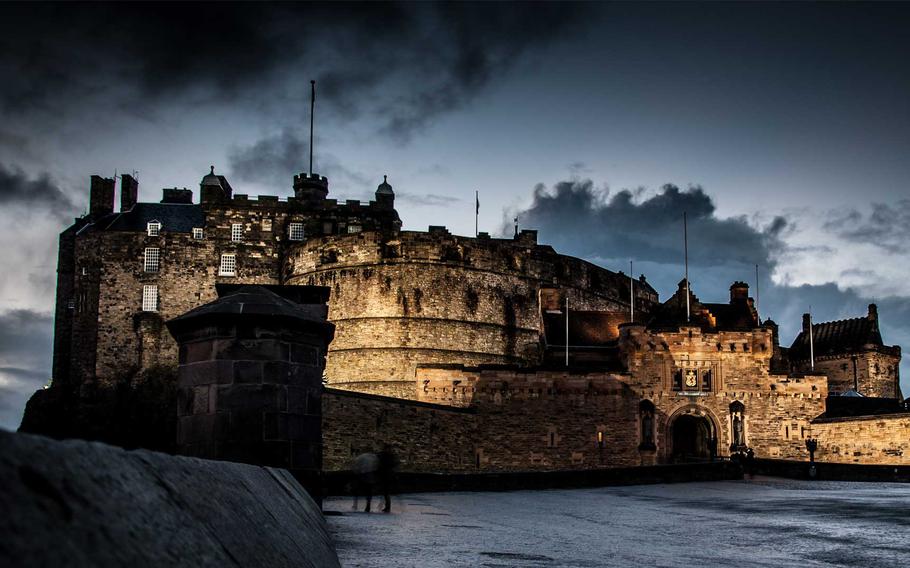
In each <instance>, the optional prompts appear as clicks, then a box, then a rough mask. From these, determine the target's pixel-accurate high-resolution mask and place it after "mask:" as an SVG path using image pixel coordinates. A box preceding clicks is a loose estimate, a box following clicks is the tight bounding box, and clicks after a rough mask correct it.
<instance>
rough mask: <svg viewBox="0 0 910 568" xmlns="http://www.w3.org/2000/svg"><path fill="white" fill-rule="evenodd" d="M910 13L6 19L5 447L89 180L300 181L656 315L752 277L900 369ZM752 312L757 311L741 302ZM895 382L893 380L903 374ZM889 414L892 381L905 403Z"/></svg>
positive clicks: (908, 371) (508, 11) (280, 188)
mask: <svg viewBox="0 0 910 568" xmlns="http://www.w3.org/2000/svg"><path fill="white" fill-rule="evenodd" d="M908 16H910V6H907V5H901V4H869V3H862V4H858V3H857V4H831V3H820V4H794V3H787V4H768V3H746V4H740V3H735V4H733V3H711V4H685V3H673V4H587V5H572V4H559V5H547V4H538V3H535V4H532V5H520V4H505V5H498V4H467V5H461V4H459V5H438V4H388V5H387V4H375V3H371V4H368V5H337V4H336V5H312V4H279V5H268V4H250V5H238V4H234V5H230V6H219V5H213V4H205V5H201V6H192V5H185V4H166V5H141V4H119V5H103V4H90V5H78V4H66V5H48V4H41V5H15V4H2V5H0V227H2V230H0V260H2V267H3V268H2V269H0V426H4V427H7V428H15V427H16V426H17V425H18V422H19V419H20V417H21V412H22V408H23V406H24V403H25V400H26V398H27V396H28V395H29V394H30V393H31V392H32V391H34V390H35V389H37V388H40V387H41V386H42V385H44V384H45V383H47V381H48V379H49V376H50V367H51V364H50V363H51V348H50V347H51V341H52V335H53V332H52V325H53V315H52V314H53V301H54V286H55V274H54V270H55V263H56V256H55V255H56V235H57V234H58V233H59V232H60V231H61V230H63V228H65V227H66V226H67V224H68V223H70V222H71V221H72V218H73V217H74V216H77V215H79V214H81V213H82V212H83V211H84V210H85V208H86V205H87V202H88V182H89V176H90V175H92V174H102V175H106V176H110V175H113V174H114V172H115V171H117V172H133V171H136V172H138V174H137V175H138V178H139V181H140V199H141V200H143V201H157V200H159V199H160V191H161V188H163V187H174V186H179V187H184V186H185V187H188V188H191V189H195V190H196V191H197V197H198V185H197V184H198V183H199V181H200V179H201V177H202V176H203V175H204V174H205V173H207V171H208V168H209V165H214V166H215V170H216V172H218V173H223V174H225V175H227V176H228V178H229V180H230V181H231V184H232V185H233V186H234V188H235V191H236V192H238V193H248V194H251V195H257V194H278V195H281V196H288V195H290V194H291V176H292V175H293V174H294V173H296V172H301V171H305V170H306V169H307V165H306V163H307V154H308V152H309V146H308V145H309V139H308V123H309V117H308V112H309V81H310V79H315V80H316V81H317V89H318V97H317V117H316V123H317V129H316V145H315V150H316V151H315V154H316V159H315V163H316V167H315V169H316V170H317V171H318V172H320V173H322V174H324V175H327V176H328V177H329V179H330V194H331V195H333V196H335V197H339V198H360V199H368V198H369V196H370V195H371V194H372V192H373V191H375V188H376V185H377V184H378V183H379V182H380V181H381V180H382V175H383V174H388V176H389V182H390V183H391V184H392V185H393V186H394V187H395V191H396V194H397V201H396V203H397V204H398V209H399V212H400V213H401V216H402V219H403V220H404V224H405V228H406V229H415V230H416V229H426V226H427V225H429V224H434V225H437V224H438V225H447V226H448V227H449V228H450V230H452V231H453V232H455V233H459V234H465V235H469V234H473V230H474V203H473V200H474V191H475V190H478V191H479V192H480V202H481V208H480V227H481V230H487V231H489V232H492V233H496V234H503V233H505V234H510V233H511V231H512V219H513V218H514V217H515V216H518V218H519V222H520V224H521V226H522V227H525V228H535V229H538V230H539V231H540V240H541V241H542V242H545V243H550V244H552V245H554V246H555V247H556V248H557V250H559V251H560V252H563V253H567V254H573V255H577V256H581V257H584V258H587V259H590V260H592V261H594V262H596V263H598V264H601V265H603V266H605V267H607V268H611V269H614V270H628V262H629V260H630V259H634V260H635V263H636V264H635V272H636V273H639V272H643V273H644V274H645V275H646V276H647V277H648V279H649V281H650V282H652V284H654V286H655V287H656V288H657V289H658V291H659V292H660V294H661V297H662V298H666V297H668V296H669V295H670V294H671V293H672V292H673V291H674V290H675V287H676V283H677V282H678V281H679V279H680V278H681V277H682V273H683V268H682V213H683V211H687V212H688V216H689V219H690V225H689V237H690V264H691V266H690V272H691V280H692V283H693V291H694V292H695V293H696V294H697V295H698V296H699V297H700V298H701V299H702V300H705V301H724V300H725V299H726V298H727V295H728V291H727V289H728V287H729V285H730V283H731V282H732V281H733V280H745V281H748V282H750V283H752V284H754V281H755V265H756V264H758V265H759V266H760V279H761V282H760V285H761V286H760V290H761V295H760V305H759V308H760V311H761V312H762V315H763V316H764V317H768V316H770V317H773V319H774V320H775V321H777V322H778V323H779V324H780V326H781V331H782V338H781V339H782V343H783V344H785V345H787V344H789V343H790V342H791V341H792V339H793V337H794V336H795V334H796V331H797V328H798V326H799V322H800V316H801V314H802V313H803V312H805V311H807V310H808V308H809V306H810V305H811V306H812V312H813V314H814V317H815V320H816V321H824V320H831V319H839V318H845V317H857V316H861V315H864V314H865V313H866V306H867V304H868V303H870V302H872V301H875V302H877V303H878V304H879V312H880V314H881V318H882V328H883V333H884V336H885V340H886V342H889V343H898V344H902V345H904V346H910V278H908V277H910V269H908V266H910V253H908V251H907V249H906V244H907V241H908V239H910V194H908V189H907V182H908V179H910V160H908V159H907V157H908V155H910V66H908V65H907V61H910V35H908V34H910V27H908V26H907V22H908V21H910V18H908ZM753 294H754V288H753ZM903 376H904V377H910V366H908V365H904V373H903ZM903 388H904V391H905V393H906V392H907V391H910V381H908V380H907V379H905V380H904V382H903Z"/></svg>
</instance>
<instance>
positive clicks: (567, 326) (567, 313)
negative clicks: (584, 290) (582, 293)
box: [566, 292, 569, 367]
mask: <svg viewBox="0 0 910 568" xmlns="http://www.w3.org/2000/svg"><path fill="white" fill-rule="evenodd" d="M568 366H569V292H566V367H568Z"/></svg>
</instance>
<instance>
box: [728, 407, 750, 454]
mask: <svg viewBox="0 0 910 568" xmlns="http://www.w3.org/2000/svg"><path fill="white" fill-rule="evenodd" d="M745 414H746V407H745V406H744V405H743V403H742V402H740V401H738V400H736V401H733V402H732V403H731V404H730V432H731V443H730V450H731V451H741V450H744V449H745V448H746V422H745V420H744V416H745Z"/></svg>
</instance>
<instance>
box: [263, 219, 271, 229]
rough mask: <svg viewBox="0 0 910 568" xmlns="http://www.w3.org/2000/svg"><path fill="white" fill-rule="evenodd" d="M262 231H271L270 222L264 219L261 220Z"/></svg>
mask: <svg viewBox="0 0 910 568" xmlns="http://www.w3.org/2000/svg"><path fill="white" fill-rule="evenodd" d="M262 230H263V231H271V230H272V220H271V219H268V218H265V219H263V220H262Z"/></svg>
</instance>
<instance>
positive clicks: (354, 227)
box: [348, 225, 362, 233]
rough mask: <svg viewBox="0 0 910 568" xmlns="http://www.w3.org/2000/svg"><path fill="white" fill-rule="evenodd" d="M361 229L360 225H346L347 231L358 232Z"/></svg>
mask: <svg viewBox="0 0 910 568" xmlns="http://www.w3.org/2000/svg"><path fill="white" fill-rule="evenodd" d="M361 230H362V228H361V226H360V225H348V233H359V232H360V231H361Z"/></svg>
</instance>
